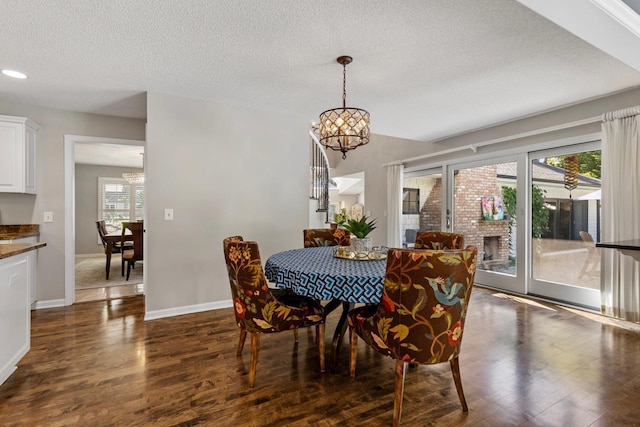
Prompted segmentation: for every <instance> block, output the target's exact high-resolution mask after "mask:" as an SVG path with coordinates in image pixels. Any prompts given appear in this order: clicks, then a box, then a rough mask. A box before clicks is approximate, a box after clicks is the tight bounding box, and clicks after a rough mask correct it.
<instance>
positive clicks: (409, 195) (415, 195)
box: [402, 188, 420, 215]
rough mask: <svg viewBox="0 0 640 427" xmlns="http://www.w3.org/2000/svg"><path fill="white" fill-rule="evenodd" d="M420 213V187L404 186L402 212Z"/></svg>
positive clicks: (404, 213)
mask: <svg viewBox="0 0 640 427" xmlns="http://www.w3.org/2000/svg"><path fill="white" fill-rule="evenodd" d="M419 213H420V189H418V188H403V189H402V214H403V215H407V214H419Z"/></svg>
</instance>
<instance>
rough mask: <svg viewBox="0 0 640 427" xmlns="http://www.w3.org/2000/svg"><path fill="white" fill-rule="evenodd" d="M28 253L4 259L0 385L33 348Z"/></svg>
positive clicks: (0, 295) (0, 270) (0, 297)
mask: <svg viewBox="0 0 640 427" xmlns="http://www.w3.org/2000/svg"><path fill="white" fill-rule="evenodd" d="M27 264H28V262H27V254H26V253H24V254H19V255H15V256H12V257H9V258H5V259H0V384H2V383H3V382H4V381H5V380H6V379H7V378H9V375H11V374H12V373H13V371H15V370H16V369H17V364H18V362H19V361H20V359H22V357H23V356H24V355H25V354H27V352H28V351H29V348H30V346H31V332H30V330H31V307H30V304H29V288H28V282H27V280H28V272H27V268H28V267H27Z"/></svg>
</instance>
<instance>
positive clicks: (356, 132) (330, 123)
mask: <svg viewBox="0 0 640 427" xmlns="http://www.w3.org/2000/svg"><path fill="white" fill-rule="evenodd" d="M336 61H337V62H338V64H341V65H342V107H338V108H332V109H331V110H327V111H325V112H323V113H322V114H320V124H319V131H318V133H319V139H320V143H321V144H322V145H324V146H325V147H326V148H330V149H332V150H335V151H341V152H342V158H343V159H346V158H347V151H349V150H355V149H356V148H358V147H360V146H361V145H365V144H367V143H368V142H369V113H368V112H367V111H365V110H362V109H360V108H353V107H347V64H350V63H351V61H353V58H351V57H350V56H339V57H338V58H337V59H336Z"/></svg>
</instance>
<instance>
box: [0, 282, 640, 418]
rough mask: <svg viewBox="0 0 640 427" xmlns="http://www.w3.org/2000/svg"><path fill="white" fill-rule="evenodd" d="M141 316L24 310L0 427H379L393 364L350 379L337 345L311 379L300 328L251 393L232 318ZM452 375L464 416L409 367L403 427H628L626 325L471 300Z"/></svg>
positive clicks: (262, 368)
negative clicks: (336, 360)
mask: <svg viewBox="0 0 640 427" xmlns="http://www.w3.org/2000/svg"><path fill="white" fill-rule="evenodd" d="M143 304H144V300H143V298H142V297H131V298H125V299H121V300H111V301H99V302H86V303H80V304H76V305H73V306H70V307H65V308H54V309H47V310H38V311H34V312H33V314H32V319H33V325H32V331H33V333H32V344H31V351H30V352H29V353H28V354H27V356H25V358H24V359H23V360H22V362H21V363H20V366H19V369H18V370H17V371H16V372H15V373H14V374H13V375H12V376H11V377H10V378H9V379H8V380H7V382H6V383H5V384H4V385H2V386H0V425H2V426H68V425H79V426H139V425H159V426H174V425H180V426H194V425H212V426H309V425H311V426H333V425H348V426H386V425H390V424H391V419H392V413H393V393H394V375H393V374H394V361H393V360H391V359H388V358H385V357H384V356H382V355H379V354H378V353H376V352H375V351H372V350H370V349H368V348H367V347H366V345H365V344H364V343H363V342H360V344H359V353H358V368H357V374H356V378H355V379H351V378H349V376H348V360H347V357H348V351H347V350H348V347H347V345H348V343H346V342H345V343H343V349H342V355H341V356H342V358H341V360H340V368H339V372H338V373H337V374H335V375H334V374H331V373H330V372H326V373H324V374H321V373H320V372H319V369H318V361H317V350H316V346H315V343H314V336H315V335H314V331H313V329H310V330H308V331H302V332H301V333H300V342H299V343H298V344H297V345H295V344H294V340H293V334H292V333H289V332H284V333H280V334H271V335H269V336H263V338H262V339H261V341H260V345H261V349H260V358H259V362H258V369H257V377H256V384H255V388H254V389H250V388H249V387H248V386H247V376H248V368H249V355H250V348H249V346H248V345H247V346H246V347H245V350H244V353H243V355H242V356H241V357H236V355H235V350H236V344H237V339H238V329H237V328H236V326H235V323H234V319H233V313H232V311H231V309H224V310H218V311H209V312H204V313H199V314H192V315H185V316H178V317H174V318H169V319H159V320H154V321H148V322H144V321H143V311H144V307H143ZM336 322H337V313H333V314H332V315H331V316H330V317H329V324H328V329H327V344H329V339H330V334H329V331H332V328H333V327H334V326H335V323H336ZM627 326H628V325H627ZM460 369H461V374H462V383H463V385H464V389H465V395H466V397H467V402H468V404H469V412H468V413H463V412H462V411H461V408H460V403H459V401H458V397H457V395H456V391H455V387H454V384H453V380H452V378H451V373H450V370H449V364H442V365H438V366H419V367H417V368H413V369H410V370H409V371H408V373H407V379H406V384H405V399H404V407H403V417H402V425H405V426H430V425H441V426H460V425H473V426H516V425H522V426H632V425H640V404H638V399H639V397H640V332H638V328H637V327H635V326H628V327H626V328H625V324H624V323H620V322H616V321H613V320H611V319H607V318H603V317H600V316H597V315H591V314H588V313H583V312H577V311H574V310H570V309H567V308H562V307H559V306H555V305H552V304H547V303H539V302H534V301H530V300H526V299H518V298H513V297H508V296H506V295H504V294H499V293H497V292H494V291H490V290H486V289H481V288H476V289H475V290H474V293H473V296H472V298H471V303H470V306H469V315H468V318H467V326H466V329H465V335H464V338H463V343H462V354H461V357H460Z"/></svg>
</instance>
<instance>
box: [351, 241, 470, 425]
mask: <svg viewBox="0 0 640 427" xmlns="http://www.w3.org/2000/svg"><path fill="white" fill-rule="evenodd" d="M477 254H478V250H477V248H476V247H475V246H468V247H467V248H466V249H456V250H436V251H434V250H411V249H390V250H389V253H388V257H387V270H386V275H385V283H384V289H383V293H382V300H381V302H380V305H379V306H365V307H359V308H356V309H354V310H351V311H350V312H349V315H348V320H349V341H350V355H349V368H350V369H349V373H350V375H351V377H355V373H356V358H357V354H358V349H357V344H358V337H361V338H362V339H363V340H364V341H365V342H366V343H367V344H368V345H370V346H371V347H373V348H374V349H375V350H377V351H378V352H380V353H382V354H384V355H385V356H389V357H392V358H393V359H395V360H396V366H395V398H394V408H393V425H394V426H398V425H399V423H400V416H401V412H402V397H403V390H404V380H405V374H406V366H407V363H410V364H415V365H417V364H437V363H444V362H449V364H450V365H451V372H452V374H453V381H454V383H455V386H456V390H457V392H458V397H459V399H460V403H461V404H462V410H463V411H465V412H466V411H468V407H467V402H466V400H465V397H464V392H463V390H462V382H461V379H460V365H459V362H458V356H459V354H460V345H461V343H462V333H463V330H464V326H465V317H466V313H467V307H468V306H469V297H470V296H471V289H472V288H473V280H474V277H475V271H476V260H477Z"/></svg>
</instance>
